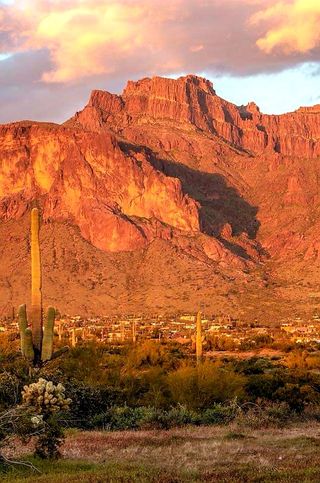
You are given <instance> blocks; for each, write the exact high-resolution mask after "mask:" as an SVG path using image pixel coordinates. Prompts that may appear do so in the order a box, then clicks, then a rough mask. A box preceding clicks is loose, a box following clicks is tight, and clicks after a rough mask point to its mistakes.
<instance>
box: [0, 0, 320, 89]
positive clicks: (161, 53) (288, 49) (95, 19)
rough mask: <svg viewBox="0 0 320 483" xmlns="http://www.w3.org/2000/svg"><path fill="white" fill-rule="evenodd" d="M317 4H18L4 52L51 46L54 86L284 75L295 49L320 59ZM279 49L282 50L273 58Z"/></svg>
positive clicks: (47, 74) (8, 11)
mask: <svg viewBox="0 0 320 483" xmlns="http://www.w3.org/2000/svg"><path fill="white" fill-rule="evenodd" d="M317 4H318V0H315V1H314V0H309V1H308V0H295V1H293V2H292V1H291V2H285V1H280V2H279V1H275V0H228V1H222V0H210V1H209V0H171V1H170V2H163V0H131V1H130V0H117V1H115V0H108V1H105V0H104V1H102V0H81V1H78V0H69V1H65V0H64V1H60V0H58V1H54V2H53V1H50V0H28V1H25V0H16V1H14V2H13V4H12V5H8V6H6V7H2V8H0V32H1V33H2V35H4V39H3V41H2V45H1V46H0V51H2V52H4V51H8V50H11V51H18V52H28V51H36V50H41V49H47V50H48V52H49V55H50V59H51V65H52V67H51V68H50V69H49V70H46V71H44V72H43V73H42V76H41V79H42V81H44V82H46V83H57V82H58V83H70V82H78V81H79V79H83V78H87V77H91V76H95V75H106V76H108V77H117V76H119V75H121V73H122V74H124V73H125V72H126V75H127V76H128V77H130V76H131V77H132V76H135V75H136V73H137V72H145V73H146V74H148V75H149V74H151V75H152V74H160V75H161V74H172V73H176V72H179V71H180V72H181V71H188V72H191V71H197V72H201V71H206V72H210V71H212V72H230V73H235V74H240V75H242V74H247V73H254V72H259V71H263V70H277V69H281V68H285V67H286V66H288V65H290V64H291V63H292V57H290V55H289V54H291V53H292V51H294V52H296V54H297V55H296V57H295V59H294V61H295V62H301V61H303V60H314V59H318V55H317V54H315V53H314V52H313V50H312V49H314V48H315V47H317V46H318V42H319V35H318V34H316V33H315V28H314V25H315V19H317V18H318V17H317V15H318V13H319V7H317ZM303 5H304V7H303ZM300 13H301V15H302V16H301V15H300ZM299 15H300V17H299ZM304 16H305V19H306V25H305V28H303V25H304V21H303V19H304ZM299 19H300V20H299ZM298 22H299V25H300V30H299V29H297V23H298ZM286 26H288V28H289V29H290V32H291V33H290V32H289V30H288V29H287V27H286ZM301 32H303V39H301V36H300V35H299V33H301ZM310 32H312V33H310ZM308 33H310V35H308ZM0 42H1V39H0ZM277 46H280V47H281V46H282V47H283V48H282V50H279V51H278V52H277V53H276V55H270V54H271V53H272V51H273V50H274V48H275V47H277Z"/></svg>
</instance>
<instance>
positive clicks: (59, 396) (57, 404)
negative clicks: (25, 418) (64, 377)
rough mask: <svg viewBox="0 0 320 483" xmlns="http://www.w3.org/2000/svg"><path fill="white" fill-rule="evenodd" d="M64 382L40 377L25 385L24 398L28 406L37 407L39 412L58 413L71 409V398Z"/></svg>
mask: <svg viewBox="0 0 320 483" xmlns="http://www.w3.org/2000/svg"><path fill="white" fill-rule="evenodd" d="M64 392H65V388H64V387H63V385H62V384H60V383H59V384H57V385H55V384H53V382H52V381H47V380H46V379H42V378H40V379H39V381H38V382H35V383H33V384H30V385H29V386H24V388H23V391H22V400H23V402H24V403H25V404H26V405H27V406H31V407H33V408H35V410H36V412H37V414H48V413H56V412H59V411H66V410H68V409H69V407H70V404H71V402H72V401H71V399H69V398H66V396H65V393H64Z"/></svg>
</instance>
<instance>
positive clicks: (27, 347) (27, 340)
mask: <svg viewBox="0 0 320 483" xmlns="http://www.w3.org/2000/svg"><path fill="white" fill-rule="evenodd" d="M24 356H25V358H26V359H27V360H28V361H29V362H33V361H34V349H33V344H32V331H31V329H26V330H25V336H24Z"/></svg>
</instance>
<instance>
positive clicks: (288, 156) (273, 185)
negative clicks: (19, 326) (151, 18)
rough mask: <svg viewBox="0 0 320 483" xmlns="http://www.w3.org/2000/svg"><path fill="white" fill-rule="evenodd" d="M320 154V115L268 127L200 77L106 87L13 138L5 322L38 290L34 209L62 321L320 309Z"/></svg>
mask: <svg viewBox="0 0 320 483" xmlns="http://www.w3.org/2000/svg"><path fill="white" fill-rule="evenodd" d="M319 156H320V106H314V107H311V108H300V109H298V110H297V111H295V112H293V113H289V114H285V115H281V116H269V115H264V114H262V113H261V112H260V110H259V108H258V107H257V106H256V105H255V104H254V103H250V104H248V105H247V106H240V107H239V106H235V105H234V104H232V103H229V102H227V101H225V100H223V99H221V98H220V97H219V96H217V94H216V92H215V90H214V88H213V86H212V84H211V83H210V82H209V81H208V80H206V79H203V78H200V77H197V76H186V77H182V78H180V79H178V80H173V79H163V78H159V77H155V78H153V79H142V80H140V81H137V82H129V83H128V85H127V87H126V89H125V90H124V92H123V94H122V95H121V96H118V95H114V94H110V93H108V92H103V91H93V92H92V94H91V97H90V99H89V102H88V105H87V106H86V107H85V108H84V109H83V111H81V112H78V113H77V114H76V115H75V116H74V117H73V118H72V119H70V120H69V121H67V122H66V123H65V124H64V125H56V124H49V123H36V122H17V123H13V124H10V125H3V126H0V236H1V246H0V256H1V257H2V259H3V260H7V263H3V264H2V267H0V315H1V313H4V312H5V311H6V310H8V307H11V306H12V304H16V303H19V302H20V300H19V301H18V302H16V299H17V298H20V299H23V297H25V296H26V295H25V294H26V293H27V285H28V283H27V282H26V281H27V277H28V270H27V268H25V267H24V268H23V269H22V272H21V276H20V277H19V275H17V267H18V266H19V259H20V258H21V257H22V258H23V260H27V257H28V253H27V252H28V228H27V224H28V221H27V220H28V213H29V210H30V207H31V206H32V205H33V204H34V203H37V204H38V205H40V206H41V211H42V215H43V225H42V228H41V230H42V239H43V247H44V259H45V261H46V264H47V266H48V267H51V268H52V267H53V271H54V278H53V275H52V277H51V276H50V275H49V274H47V275H46V277H47V278H46V280H45V284H44V287H45V288H44V289H45V291H46V297H47V298H48V299H49V300H51V301H52V303H53V302H54V301H55V299H57V298H58V299H61V310H62V311H70V312H73V313H92V314H98V313H102V312H103V313H106V312H110V311H111V312H116V311H118V312H119V311H121V312H126V311H136V310H138V311H139V310H140V311H162V310H167V311H173V310H177V309H181V310H193V308H194V307H195V306H197V305H199V304H204V306H205V307H207V309H208V310H210V311H212V312H215V313H217V312H224V313H226V312H227V313H233V314H234V315H238V316H239V315H240V316H245V315H248V313H250V314H253V315H252V316H254V317H257V316H258V314H259V311H260V313H261V314H262V315H261V316H262V317H263V316H264V317H265V316H266V314H269V313H271V312H272V310H274V312H275V313H276V314H280V313H284V314H285V313H286V312H287V311H288V310H289V309H290V310H291V311H292V310H293V309H292V307H296V310H297V311H299V312H301V311H304V310H305V309H306V308H307V309H308V310H309V309H310V310H314V308H315V307H314V304H313V302H312V300H310V297H309V292H310V287H311V288H312V291H313V293H314V294H317V288H316V287H317V280H318V278H317V270H318V266H319V264H320V242H319V241H318V240H319V237H318V233H319V229H320V209H319V208H318V207H319V206H320V195H319V193H320V171H319V166H318V158H319ZM6 237H7V238H6ZM21 254H22V255H21ZM15 257H16V258H15ZM54 280H57V282H58V283H57V284H56V283H55V282H54ZM61 284H62V286H63V288H64V290H63V291H62V292H63V293H64V291H65V290H67V292H68V297H64V295H63V293H62V292H61V289H60V288H59V287H61ZM297 287H298V289H297ZM315 297H317V295H315ZM79 300H80V302H79ZM314 300H315V299H314ZM319 300H320V294H319ZM79 304H80V305H79ZM266 307H267V309H266Z"/></svg>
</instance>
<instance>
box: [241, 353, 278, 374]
mask: <svg viewBox="0 0 320 483" xmlns="http://www.w3.org/2000/svg"><path fill="white" fill-rule="evenodd" d="M234 368H235V370H236V372H240V373H242V374H245V375H246V376H249V375H252V374H264V373H265V372H267V371H270V370H273V369H274V368H275V365H274V364H273V362H271V361H270V360H269V359H267V358H264V357H251V358H250V359H244V360H241V359H240V360H237V361H235V362H234Z"/></svg>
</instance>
